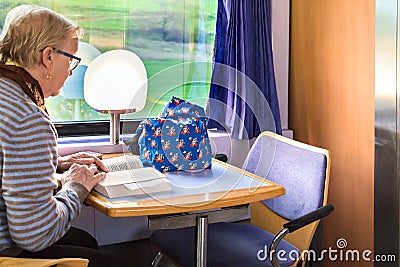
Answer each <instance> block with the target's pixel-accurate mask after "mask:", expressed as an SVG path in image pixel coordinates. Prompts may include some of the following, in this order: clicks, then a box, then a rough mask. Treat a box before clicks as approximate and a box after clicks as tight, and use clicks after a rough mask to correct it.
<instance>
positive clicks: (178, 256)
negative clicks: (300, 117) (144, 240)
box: [151, 132, 333, 266]
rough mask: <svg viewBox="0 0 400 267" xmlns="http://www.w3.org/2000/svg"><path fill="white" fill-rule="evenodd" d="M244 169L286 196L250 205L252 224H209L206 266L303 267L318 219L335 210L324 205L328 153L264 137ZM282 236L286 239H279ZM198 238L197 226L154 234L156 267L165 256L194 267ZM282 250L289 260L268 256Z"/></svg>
mask: <svg viewBox="0 0 400 267" xmlns="http://www.w3.org/2000/svg"><path fill="white" fill-rule="evenodd" d="M243 168H244V169H245V170H247V171H249V172H251V173H255V174H257V175H259V176H261V177H265V178H266V179H268V180H270V181H273V182H276V183H278V184H280V185H283V186H284V187H285V188H286V194H285V195H284V196H281V197H277V198H272V199H269V200H266V201H261V202H256V203H252V204H250V216H251V224H246V223H226V222H223V223H215V224H210V225H209V226H208V240H207V263H208V265H209V266H304V265H305V259H306V256H299V257H294V256H297V255H301V253H303V252H306V250H308V249H309V247H310V243H311V240H312V238H313V235H314V233H315V230H316V227H317V225H318V223H319V219H320V218H322V217H324V216H326V215H328V214H329V213H330V212H331V211H332V210H333V206H332V205H330V204H328V205H326V203H327V197H328V184H329V169H330V154H329V151H327V150H326V149H322V148H317V147H315V146H311V145H308V144H304V143H301V142H298V141H294V140H292V139H289V138H286V137H283V136H280V135H277V134H274V133H271V132H263V133H261V134H260V136H259V137H257V139H256V141H255V143H254V144H253V146H252V148H251V149H250V152H249V154H248V156H247V159H246V162H245V164H244V167H243ZM299 217H301V218H299ZM296 218H299V219H297V220H296ZM282 226H283V227H284V228H283V230H282V232H280V231H281V229H282ZM297 229H299V230H297ZM296 230H297V231H296ZM289 232H290V234H288V233H289ZM277 233H279V234H278V235H277V236H274V234H277ZM286 234H288V235H287V236H285V235H286ZM284 236H285V240H281V239H282V238H283V237H284ZM194 238H195V232H194V228H193V227H188V228H181V229H173V230H170V229H167V230H157V231H155V232H154V233H153V234H152V236H151V241H152V242H153V243H155V244H156V245H158V247H159V249H160V253H159V254H158V255H157V256H156V258H155V259H154V261H153V265H157V264H158V263H159V262H160V261H161V260H160V258H161V257H162V255H166V256H168V258H170V259H171V260H172V261H174V262H175V263H177V264H178V265H182V266H194V265H195V264H194V256H195V255H194V251H195V249H194V246H195V245H194ZM274 238H275V239H274ZM269 246H272V250H271V247H269ZM276 246H277V247H276ZM268 249H269V250H268ZM274 249H275V250H274ZM281 250H282V251H286V254H285V255H288V256H287V257H279V258H277V257H276V254H275V253H269V251H281ZM270 254H273V255H272V256H275V260H273V259H271V257H270V256H271V255H270ZM280 255H281V254H280ZM293 255H294V256H293ZM289 256H290V257H289ZM284 258H286V259H284ZM277 259H278V261H277ZM272 261H274V264H272ZM278 264H279V265H278Z"/></svg>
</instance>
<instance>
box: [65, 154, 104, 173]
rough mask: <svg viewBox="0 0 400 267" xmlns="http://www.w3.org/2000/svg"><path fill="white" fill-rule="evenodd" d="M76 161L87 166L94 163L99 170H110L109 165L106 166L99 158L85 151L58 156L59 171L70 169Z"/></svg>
mask: <svg viewBox="0 0 400 267" xmlns="http://www.w3.org/2000/svg"><path fill="white" fill-rule="evenodd" d="M74 163H76V164H81V165H87V166H90V165H93V164H94V165H96V167H97V169H98V170H99V171H103V172H108V169H107V167H106V166H104V164H103V163H102V162H101V160H100V159H99V158H97V157H95V156H93V155H90V154H88V153H85V152H79V153H75V154H71V155H67V156H64V157H58V163H57V171H59V172H64V171H66V170H68V169H69V168H70V167H71V165H72V164H74Z"/></svg>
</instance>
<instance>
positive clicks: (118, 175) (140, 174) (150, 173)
mask: <svg viewBox="0 0 400 267" xmlns="http://www.w3.org/2000/svg"><path fill="white" fill-rule="evenodd" d="M165 177H166V176H165V174H163V173H161V172H159V171H157V170H156V169H154V168H150V167H148V168H140V169H132V170H123V171H114V172H109V173H107V174H106V178H105V179H104V180H102V181H100V182H99V184H100V185H102V186H110V185H118V184H126V183H137V182H142V181H149V180H154V179H160V178H165Z"/></svg>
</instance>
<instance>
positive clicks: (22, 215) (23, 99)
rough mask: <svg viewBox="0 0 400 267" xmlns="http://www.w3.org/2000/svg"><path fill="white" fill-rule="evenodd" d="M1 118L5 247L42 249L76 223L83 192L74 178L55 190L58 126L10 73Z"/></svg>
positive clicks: (1, 93) (1, 96) (1, 240)
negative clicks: (56, 127) (14, 80)
mask: <svg viewBox="0 0 400 267" xmlns="http://www.w3.org/2000/svg"><path fill="white" fill-rule="evenodd" d="M0 118H1V121H0V253H1V251H3V250H5V249H7V248H11V249H8V250H14V251H15V250H17V251H18V250H20V249H24V250H28V251H40V250H42V249H44V248H46V247H48V246H50V245H52V244H53V243H55V242H56V241H58V240H59V239H60V238H61V237H62V236H63V235H64V234H65V233H66V231H67V230H68V229H69V228H70V226H71V223H72V221H73V220H74V219H75V218H76V217H77V215H78V213H79V211H80V210H81V207H82V204H81V201H82V200H81V201H80V199H82V195H81V196H79V195H78V193H77V192H79V190H76V188H74V183H69V184H68V183H67V184H65V185H64V186H63V187H62V189H61V190H59V191H58V192H57V193H56V194H54V190H55V189H56V187H57V185H56V180H55V172H56V169H57V142H56V139H57V132H56V129H55V128H54V125H53V124H52V123H51V121H50V118H49V117H48V115H47V114H46V113H45V112H43V111H42V110H41V109H40V108H39V107H38V106H36V105H35V104H34V103H33V102H32V100H31V99H30V98H29V97H28V96H27V95H26V94H25V92H24V91H23V90H22V88H20V87H19V86H18V85H17V84H16V83H14V82H12V81H10V80H7V79H4V78H0ZM75 186H76V184H75ZM10 256H12V255H10Z"/></svg>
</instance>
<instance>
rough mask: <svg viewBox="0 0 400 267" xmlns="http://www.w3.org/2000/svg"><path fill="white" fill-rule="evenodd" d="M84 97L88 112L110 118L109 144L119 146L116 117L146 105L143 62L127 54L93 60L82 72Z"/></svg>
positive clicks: (118, 52) (110, 53)
mask: <svg viewBox="0 0 400 267" xmlns="http://www.w3.org/2000/svg"><path fill="white" fill-rule="evenodd" d="M84 97H85V100H86V102H87V103H88V105H90V106H91V107H92V108H94V109H95V110H97V111H98V112H101V113H106V114H110V115H111V120H110V141H111V143H112V144H119V141H120V115H121V114H125V113H131V112H137V111H140V110H142V109H143V108H144V106H145V104H146V97H147V72H146V68H145V67H144V64H143V61H142V60H141V59H140V58H139V57H138V56H137V55H136V54H135V53H133V52H130V51H127V50H111V51H108V52H105V53H103V54H101V55H100V56H98V57H96V58H95V59H94V60H93V61H92V62H91V63H90V64H89V66H88V68H87V70H86V75H85V81H84Z"/></svg>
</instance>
